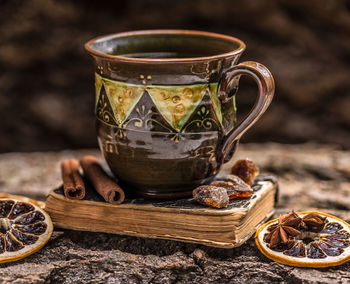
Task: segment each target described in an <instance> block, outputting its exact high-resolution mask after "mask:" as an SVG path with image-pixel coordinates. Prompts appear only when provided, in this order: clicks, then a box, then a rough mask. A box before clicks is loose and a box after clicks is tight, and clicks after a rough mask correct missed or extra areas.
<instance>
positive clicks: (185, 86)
mask: <svg viewBox="0 0 350 284" xmlns="http://www.w3.org/2000/svg"><path fill="white" fill-rule="evenodd" d="M85 49H86V50H87V52H88V53H89V54H90V55H91V56H92V57H93V59H94V60H93V62H94V66H95V86H96V104H95V115H96V126H97V136H98V142H99V145H100V148H101V151H102V154H103V156H104V157H105V159H106V161H107V163H108V165H109V167H110V169H111V170H112V172H113V173H114V174H115V175H116V176H117V177H118V179H119V180H120V181H121V182H122V183H123V184H125V187H126V188H127V190H130V191H134V192H136V193H137V194H139V195H143V196H146V197H157V198H178V197H182V196H187V195H190V194H191V191H192V190H193V189H194V188H195V187H196V186H198V185H201V184H204V183H208V182H210V181H211V180H212V179H213V178H214V176H215V175H216V174H217V173H218V171H219V169H220V166H221V165H222V164H223V163H224V162H227V161H228V160H229V158H230V157H231V156H232V154H233V152H234V150H235V148H236V147H235V146H236V145H237V142H238V141H239V139H240V137H241V136H242V134H243V133H244V132H246V130H247V129H248V128H249V127H250V126H252V125H253V124H254V123H255V122H256V121H257V120H258V118H259V117H260V116H261V115H262V114H263V113H264V112H265V110H266V108H267V107H268V105H269V104H270V102H271V99H272V97H273V94H274V80H273V77H272V75H271V73H270V72H269V70H268V69H267V68H266V67H264V66H263V65H262V64H260V63H257V62H253V61H248V62H243V63H240V64H237V62H238V59H239V57H240V55H241V54H242V53H243V51H244V49H245V44H244V43H243V42H242V41H241V40H239V39H237V38H234V37H231V36H226V35H221V34H215V33H209V32H200V31H187V30H149V31H135V32H125V33H118V34H113V35H107V36H102V37H98V38H95V39H92V40H90V41H89V42H87V43H86V44H85ZM241 75H248V76H251V77H252V78H254V80H255V81H256V83H257V85H258V87H259V93H258V97H257V99H256V102H255V105H254V106H253V108H252V110H251V111H250V113H249V114H248V115H247V116H246V117H245V118H244V119H243V121H241V122H240V123H237V122H236V112H237V109H236V105H235V94H236V91H237V89H238V83H239V78H240V76H241Z"/></svg>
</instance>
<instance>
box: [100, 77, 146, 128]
mask: <svg viewBox="0 0 350 284" xmlns="http://www.w3.org/2000/svg"><path fill="white" fill-rule="evenodd" d="M103 84H104V86H105V88H106V91H107V94H108V96H109V97H110V99H111V104H112V108H113V110H114V113H115V118H116V121H117V123H118V125H121V124H122V123H123V122H124V121H125V119H126V118H127V117H128V115H129V114H130V112H131V111H132V110H133V108H134V106H135V104H136V103H137V102H138V100H139V99H140V97H141V96H142V94H143V92H144V89H145V88H144V87H143V86H138V85H131V84H125V83H120V82H118V83H116V82H115V81H112V80H108V79H103Z"/></svg>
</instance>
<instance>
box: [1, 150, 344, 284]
mask: <svg viewBox="0 0 350 284" xmlns="http://www.w3.org/2000/svg"><path fill="white" fill-rule="evenodd" d="M84 154H95V155H99V153H98V152H97V151H95V150H81V151H64V152H46V153H43V152H42V153H28V154H24V153H9V154H2V155H0V191H2V192H8V193H12V194H23V195H26V196H30V197H34V198H39V199H45V195H46V194H47V192H48V191H49V190H50V189H51V188H52V187H55V186H57V185H59V183H60V173H59V164H60V161H62V160H63V159H66V158H72V157H75V158H79V157H81V156H82V155H84ZM245 157H249V158H251V159H253V160H254V161H255V162H256V163H257V165H259V167H260V168H261V170H262V172H264V173H272V174H274V175H276V176H278V177H279V184H280V200H279V203H278V205H277V211H276V214H275V216H279V214H283V213H286V212H287V211H289V210H290V209H292V208H294V209H295V210H308V209H312V208H317V209H320V210H322V211H326V212H329V213H331V214H334V215H336V216H339V217H341V218H344V219H345V220H346V221H348V222H349V221H350V213H349V212H350V211H349V209H350V199H349V196H350V151H342V150H339V149H337V148H335V147H332V146H320V145H317V144H304V145H293V146H291V145H280V144H272V143H269V144H246V145H241V146H240V148H239V151H238V153H237V154H236V155H235V156H234V159H235V160H236V159H239V158H245ZM225 168H226V169H227V168H228V166H226V167H225ZM349 271H350V262H348V263H346V264H343V265H341V266H338V267H334V268H323V269H302V268H293V267H288V266H284V265H281V264H278V263H274V262H272V261H270V260H268V259H267V258H266V257H264V256H263V255H261V254H260V252H259V251H258V250H257V248H256V247H255V244H254V241H253V239H250V240H249V241H248V242H247V243H246V244H244V245H243V246H241V247H239V248H236V249H217V248H210V247H205V246H201V245H194V244H185V243H180V242H174V241H166V240H152V239H144V238H137V237H127V236H118V235H110V234H103V233H87V232H78V231H70V230H55V231H54V234H53V236H52V239H51V240H50V241H49V243H48V244H47V245H46V246H45V247H44V248H43V249H41V250H40V251H39V252H37V253H35V254H34V255H31V256H29V257H27V258H25V259H23V260H20V261H17V262H14V263H7V264H0V279H1V280H0V283H7V282H14V283H77V282H79V283H81V282H89V283H233V282H234V283H269V282H284V283H345V282H349V281H350V272H349Z"/></svg>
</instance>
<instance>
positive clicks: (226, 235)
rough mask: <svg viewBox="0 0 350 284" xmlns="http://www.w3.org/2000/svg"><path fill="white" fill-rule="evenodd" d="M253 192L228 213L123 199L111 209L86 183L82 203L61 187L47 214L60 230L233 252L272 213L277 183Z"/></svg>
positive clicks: (191, 204) (184, 203)
mask: <svg viewBox="0 0 350 284" xmlns="http://www.w3.org/2000/svg"><path fill="white" fill-rule="evenodd" d="M252 188H253V191H254V192H253V194H252V196H251V197H249V198H245V199H235V200H231V201H230V203H229V205H228V207H226V208H222V209H214V208H208V207H205V206H202V205H200V204H198V203H197V202H196V201H195V200H194V199H192V198H189V199H180V200H172V201H157V200H145V199H126V200H125V201H124V203H123V204H120V205H112V204H109V203H106V202H105V201H104V200H103V199H102V198H101V197H100V196H99V195H98V194H97V193H96V192H95V190H94V189H93V188H91V185H89V184H88V183H86V196H85V198H84V199H83V200H70V199H67V198H65V196H64V194H63V189H62V187H60V188H58V189H55V190H53V191H51V192H50V194H49V196H48V198H47V201H46V205H45V210H46V211H47V212H48V213H49V214H50V216H51V218H52V221H53V223H54V225H55V226H56V227H59V228H66V229H73V230H83V231H95V232H106V233H114V234H121V235H130V236H139V237H147V238H161V239H169V240H177V241H182V242H190V243H198V244H203V245H207V246H213V247H221V248H233V247H237V246H240V245H241V244H243V243H244V242H245V241H246V240H247V239H249V238H250V237H251V236H252V234H253V233H254V232H255V231H256V229H257V227H258V226H259V225H260V224H261V223H262V222H264V221H266V220H267V219H268V218H269V217H270V216H271V215H272V214H273V211H274V204H275V200H276V196H277V182H276V179H275V178H274V177H272V176H259V177H258V178H257V179H256V180H255V183H254V185H253V186H252Z"/></svg>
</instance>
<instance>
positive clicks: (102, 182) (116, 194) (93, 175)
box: [80, 156, 125, 204]
mask: <svg viewBox="0 0 350 284" xmlns="http://www.w3.org/2000/svg"><path fill="white" fill-rule="evenodd" d="M80 165H81V167H82V169H83V171H84V174H85V176H86V177H87V179H88V180H89V181H90V182H91V183H92V185H93V186H94V188H95V189H96V191H97V192H98V193H99V194H100V195H101V196H102V197H103V199H104V200H106V201H107V202H109V203H112V204H120V203H122V202H123V201H124V199H125V193H124V191H123V189H122V188H121V187H120V186H119V185H118V184H117V183H116V182H115V181H114V180H112V179H111V178H110V177H109V176H108V175H107V174H106V173H105V171H104V170H103V169H102V167H101V166H100V164H99V163H98V161H97V159H96V158H95V157H94V156H84V157H83V158H81V160H80Z"/></svg>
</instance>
